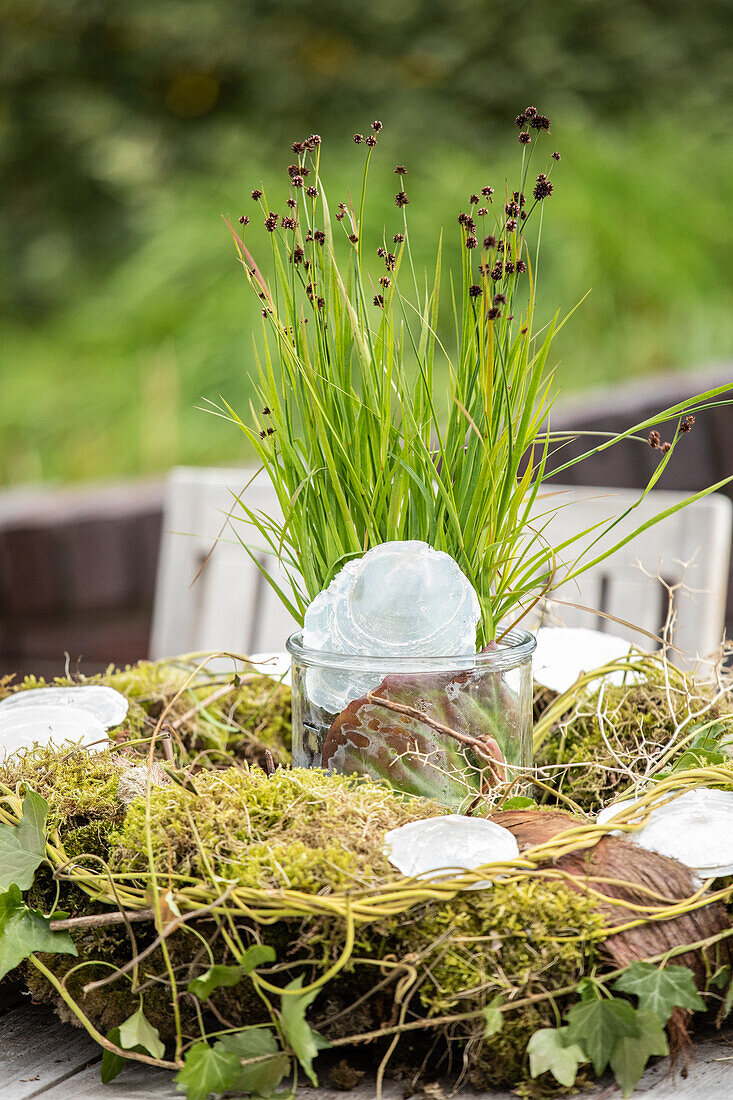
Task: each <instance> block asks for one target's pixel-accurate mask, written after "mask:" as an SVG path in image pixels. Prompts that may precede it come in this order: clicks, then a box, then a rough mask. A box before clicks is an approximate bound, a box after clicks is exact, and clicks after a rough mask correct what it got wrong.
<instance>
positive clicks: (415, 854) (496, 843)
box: [384, 814, 519, 890]
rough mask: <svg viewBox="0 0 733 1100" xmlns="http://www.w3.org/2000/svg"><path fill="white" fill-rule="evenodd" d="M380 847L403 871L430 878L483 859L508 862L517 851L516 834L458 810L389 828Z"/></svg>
mask: <svg viewBox="0 0 733 1100" xmlns="http://www.w3.org/2000/svg"><path fill="white" fill-rule="evenodd" d="M384 850H385V855H386V856H387V859H388V860H389V861H390V863H391V864H392V865H393V866H394V867H396V868H397V870H398V871H401V872H402V874H403V875H406V876H407V877H408V878H423V879H428V880H430V881H433V880H437V879H441V878H453V877H454V876H455V875H456V874H457V873H460V872H461V871H473V870H475V869H476V868H477V867H483V866H484V864H486V863H497V862H504V861H509V862H511V861H512V860H514V859H516V858H517V857H518V855H519V847H518V845H517V841H516V838H515V837H514V835H513V833H510V832H509V830H508V829H505V828H504V826H503V825H498V824H497V823H496V822H495V821H486V820H484V819H483V818H480V817H463V816H462V815H461V814H446V815H445V816H444V817H428V818H425V819H424V820H422V821H410V822H409V823H408V824H407V825H401V826H400V827H399V828H398V829H390V831H389V832H388V833H385V836H384ZM488 886H491V882H489V881H486V882H479V883H476V884H475V885H474V886H470V887H468V889H471V890H476V889H486V888H487V887H488Z"/></svg>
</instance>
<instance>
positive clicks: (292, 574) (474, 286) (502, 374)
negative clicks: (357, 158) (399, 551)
mask: <svg viewBox="0 0 733 1100" xmlns="http://www.w3.org/2000/svg"><path fill="white" fill-rule="evenodd" d="M515 121H516V125H517V129H518V138H519V145H520V149H521V159H520V163H519V167H518V172H517V177H516V180H515V181H513V182H512V183H509V182H506V183H504V184H500V183H498V182H497V181H493V184H489V183H486V182H484V181H477V186H476V189H475V192H474V193H472V194H470V195H468V196H467V203H466V208H465V209H464V210H463V211H461V212H460V213H459V214H458V218H457V222H458V232H459V233H460V239H461V245H462V263H461V270H460V271H448V272H445V271H444V269H443V262H442V235H441V234H440V233H438V232H436V246H435V264H434V267H433V269H432V270H431V271H430V272H427V271H421V270H418V269H417V268H416V266H415V263H414V262H413V254H412V249H411V240H410V227H409V217H408V208H409V205H410V195H409V173H408V168H407V166H406V165H403V164H398V165H397V166H396V167H395V168H394V173H395V177H396V194H395V219H394V223H393V224H392V225H390V226H389V227H385V228H384V230H383V233H382V242H381V244H380V245H379V247H378V248H376V250H375V252H373V251H372V249H371V248H370V249H369V250H367V248H366V246H365V243H364V242H365V240H366V239H367V238H368V237H369V236H370V234H371V227H369V226H368V186H367V185H368V181H369V175H370V171H371V170H372V160H373V159H374V157H375V153H376V150H377V147H378V143H379V134H380V132H381V130H382V125H381V123H380V122H378V121H375V122H374V123H373V124H372V126H371V130H370V132H369V133H368V134H367V135H366V136H365V135H362V134H356V135H355V136H354V142H355V144H356V146H357V147H358V153H357V155H359V154H361V155H363V169H362V174H361V184H360V189H359V191H358V192H357V193H356V194H355V195H354V196H353V197H352V196H351V195H349V196H347V197H346V201H342V197H341V196H336V197H335V200H332V199H331V197H330V196H328V195H327V193H326V189H325V185H324V180H323V176H322V173H321V156H322V143H321V139H320V137H319V136H318V135H317V134H312V135H311V136H310V137H308V138H307V139H306V140H305V141H301V142H294V143H293V146H292V154H293V155H292V163H291V164H290V165H289V166H288V168H287V178H288V194H287V198H286V199H285V204H284V206H283V207H282V208H281V207H280V203H279V201H278V202H273V201H271V200H270V199H269V198H268V196H267V195H265V194H264V192H263V190H262V188H260V187H257V188H255V189H254V190H253V191H252V200H253V201H254V203H255V204H256V206H255V209H256V210H257V214H256V216H257V217H260V218H262V220H263V221H264V226H265V229H266V230H267V232H268V234H269V239H270V241H271V245H272V248H271V256H270V257H269V259H268V263H267V265H265V264H262V265H260V263H259V262H258V261H257V260H256V259H255V257H254V256H253V254H252V252H251V251H250V248H249V246H248V244H247V237H248V229H247V227H248V225H249V223H250V220H251V219H250V216H249V215H242V216H241V217H240V219H239V226H237V225H236V223H235V224H234V225H233V224H232V223H231V221H230V222H229V225H230V228H231V232H232V235H233V238H234V242H235V246H236V250H237V255H238V257H239V260H240V261H241V265H242V269H243V271H244V274H245V277H246V280H247V282H248V284H249V286H250V288H251V290H252V291H253V292H254V293H255V294H256V295H257V296H258V298H259V301H260V303H261V314H262V334H261V339H260V340H259V341H257V342H256V347H255V359H256V368H257V371H256V373H257V378H256V391H257V398H258V402H259V404H258V405H255V404H254V403H253V404H252V407H251V413H250V415H249V416H247V417H242V416H240V415H239V414H238V413H237V412H236V411H235V410H234V408H233V407H232V406H231V405H230V404H228V403H227V402H226V401H224V402H222V405H221V406H215V409H216V411H217V412H218V413H219V414H220V415H223V416H225V417H228V418H231V419H232V420H233V421H234V422H235V423H236V424H237V425H238V426H239V427H240V428H241V429H242V431H243V432H244V433H245V435H246V436H247V438H248V439H249V440H250V441H251V443H252V445H253V446H254V448H255V450H256V452H257V455H258V457H259V460H260V462H261V464H262V467H263V468H264V470H265V471H266V473H267V475H268V476H269V478H270V479H271V481H272V483H273V485H274V487H275V490H276V492H277V496H278V499H279V503H280V505H281V507H282V512H283V520H282V521H279V520H277V519H273V518H272V517H270V516H267V515H265V514H264V513H262V512H260V511H256V510H254V509H253V508H251V507H250V506H249V504H248V501H247V494H246V491H245V492H244V493H243V494H242V495H241V496H240V497H239V498H238V501H239V505H241V518H244V519H245V520H246V521H247V522H248V523H249V524H251V525H252V526H253V527H254V528H255V529H256V532H257V537H258V538H259V539H260V540H261V541H263V542H264V545H265V549H266V550H267V551H268V552H269V553H270V554H273V555H275V556H276V557H277V558H278V559H279V561H280V563H281V565H282V567H283V569H284V571H285V574H286V575H287V577H288V579H289V581H290V586H289V588H283V587H280V586H279V585H278V584H277V583H276V582H275V581H274V580H273V579H272V578H271V577H270V576H269V575H268V574H266V576H267V580H268V582H269V583H270V584H271V585H273V587H275V588H276V589H277V591H278V594H279V595H280V597H281V598H282V600H283V601H284V603H285V604H286V606H287V607H288V609H289V611H290V612H291V613H292V614H293V615H294V617H295V618H296V620H298V621H300V622H302V620H303V615H304V612H305V609H306V607H307V606H308V604H309V603H310V602H311V600H312V599H313V598H314V597H315V596H316V595H317V593H318V592H320V591H321V590H322V589H323V588H324V587H326V586H327V585H328V583H329V582H330V580H331V579H332V578H333V576H334V575H335V574H336V572H338V570H339V569H340V568H341V567H342V566H343V565H344V564H345V563H346V562H348V561H349V560H350V559H352V558H355V557H359V556H361V555H362V554H363V553H365V551H367V550H368V549H370V548H371V547H374V546H376V545H378V544H380V543H383V542H387V541H392V540H406V539H419V540H423V541H425V542H427V543H429V544H430V545H432V546H433V547H435V548H436V549H438V550H444V551H446V552H447V553H449V554H450V555H451V556H452V557H453V558H454V559H455V560H456V561H457V562H458V564H459V566H460V567H461V569H462V570H463V572H464V573H465V574H466V576H467V577H468V578H469V580H470V581H471V583H472V584H473V586H474V588H475V589H476V591H477V593H478V596H479V600H480V604H481V612H482V620H481V624H480V627H479V631H478V638H477V642H478V646H479V648H480V647H482V646H484V645H486V644H487V643H488V642H490V641H492V640H495V639H500V638H501V637H502V635H503V634H504V633H505V631H506V629H508V628H509V627H511V626H512V625H514V624H515V623H517V622H518V621H520V620H521V619H522V618H523V617H524V616H525V615H526V614H527V613H528V612H529V611H530V610H531V609H532V608H533V607H534V606H535V604H536V603H537V602H538V601H539V600H540V599H541V598H542V597H543V596H544V595H546V594H548V593H549V592H550V591H551V590H552V589H553V588H554V587H556V586H557V585H558V584H560V583H562V582H566V581H569V580H572V579H574V578H576V577H578V576H580V575H582V573H583V572H584V571H585V570H587V569H589V568H591V567H592V566H593V565H595V564H597V563H598V562H599V561H602V560H604V559H605V558H606V557H608V556H609V555H610V554H612V553H613V552H614V551H615V550H616V549H618V548H619V547H620V546H623V545H624V544H625V543H627V542H629V541H630V540H631V539H632V538H634V537H635V536H636V535H637V534H639V533H640V532H641V531H642V530H644V529H645V528H647V527H649V526H651V525H652V524H653V523H656V522H659V521H660V520H662V519H664V518H665V516H667V515H669V514H670V513H671V512H672V511H675V510H677V509H678V508H679V507H682V506H683V505H676V506H674V507H673V508H670V509H667V510H664V511H660V513H659V514H658V515H657V516H656V517H655V518H654V519H653V520H652V521H647V522H646V523H644V524H639V525H638V526H636V527H634V528H633V529H632V530H631V531H628V530H625V533H624V534H623V536H621V535H619V536H618V537H615V536H614V529H615V528H616V526H617V525H618V524H619V522H620V521H621V520H622V519H624V518H625V516H626V515H627V514H628V511H630V510H627V511H626V512H624V513H623V514H618V513H615V514H614V513H613V510H612V506H611V510H610V514H609V516H608V518H607V520H605V521H604V522H603V523H601V524H598V525H596V526H595V527H594V528H590V529H588V528H586V529H582V528H580V527H579V529H578V531H577V534H575V535H573V536H572V537H570V538H567V539H565V540H564V541H563V542H562V543H561V544H559V545H553V544H552V543H551V542H550V541H549V540H548V538H547V537H546V534H545V531H546V528H547V525H548V523H549V521H550V519H551V517H552V515H553V514H554V512H555V510H556V509H555V507H554V506H550V505H549V504H547V503H543V496H542V492H541V491H542V488H543V485H544V484H545V482H546V481H547V480H548V479H549V477H550V476H551V475H557V474H561V473H563V472H564V471H566V470H568V469H569V468H570V467H571V466H575V465H577V464H578V463H579V462H582V461H584V460H586V459H587V458H589V457H590V456H591V455H595V454H597V453H599V452H604V451H606V450H608V449H609V448H611V447H614V446H616V445H618V444H619V443H621V442H622V441H624V440H632V441H635V442H636V443H638V444H639V445H640V446H645V447H646V446H650V447H652V448H653V449H654V450H655V451H656V452H657V453H658V455H659V463H658V465H657V467H656V469H655V471H654V473H653V474H652V476H651V477H650V479H649V481H648V482H647V484H646V486H645V488H644V489H643V490H642V491H641V492H640V494H639V501H641V500H642V499H643V498H644V497H645V496H646V494H647V493H648V492H649V491H650V490H651V489H653V488H654V486H655V485H656V484H657V482H658V480H659V478H660V477H661V475H662V473H663V472H664V470H665V468H666V466H667V465H668V463H669V462H670V461H671V460H672V458H673V455H674V453H675V451H676V448H677V446H678V445H679V443H680V441H681V439H682V437H683V436H684V435H685V434H686V433H687V432H688V431H689V430H690V429H691V428H692V426H693V424H694V419H695V414H696V413H698V412H700V411H702V410H704V409H707V408H710V407H712V406H714V405H716V404H719V403H728V401H729V398H728V397H726V396H725V395H726V394H727V393H729V392H730V390H731V388H733V387H730V386H721V387H718V388H717V389H713V390H708V391H706V392H704V393H702V394H700V395H699V396H698V397H695V398H692V399H690V400H686V401H683V402H680V403H678V404H676V405H674V406H671V407H669V408H666V409H663V410H661V411H660V412H659V413H658V414H656V415H655V416H654V417H653V418H650V419H647V420H644V421H642V422H640V423H637V424H634V425H631V426H630V427H629V428H628V430H626V431H624V432H622V433H619V434H617V435H611V436H608V437H602V438H595V439H592V440H589V442H588V449H587V450H584V451H583V453H582V454H580V455H579V456H577V457H573V458H566V457H565V456H564V450H563V444H564V443H565V442H566V441H567V439H568V436H567V434H565V435H562V434H559V433H554V432H553V431H552V428H551V412H552V406H553V403H554V401H555V399H556V397H557V393H558V389H557V386H556V384H555V378H554V364H553V359H552V344H553V340H554V338H555V336H556V335H557V333H558V332H559V331H560V329H561V328H562V327H563V325H564V324H565V323H566V322H567V320H568V319H569V317H570V316H571V314H572V312H573V310H571V311H570V313H568V314H567V315H564V316H563V315H560V313H556V314H555V315H554V316H552V317H549V318H544V317H540V318H538V317H537V316H536V310H535V300H536V291H537V282H538V278H539V277H540V270H541V269H540V257H539V254H540V241H541V235H542V221H543V217H544V208H545V205H546V203H547V202H548V201H550V200H551V198H552V195H553V192H554V189H555V183H556V174H557V172H558V170H559V162H560V159H561V157H560V153H559V152H557V151H553V149H552V144H551V142H550V132H551V126H550V120H549V119H548V118H547V117H546V116H544V115H542V114H541V113H539V112H538V111H537V110H536V108H534V107H528V108H526V109H525V110H524V111H523V112H522V113H521V114H519V115H518V116H517V118H516V120H515ZM273 206H277V207H278V208H279V209H278V210H274V209H271V207H273ZM445 284H447V285H445ZM446 308H448V309H449V310H450V312H451V313H452V318H453V328H454V340H453V342H452V343H451V344H450V345H449V344H448V343H447V342H446V341H445V340H443V339H441V338H440V337H439V335H438V332H439V331H442V327H441V326H439V323H438V322H439V314H440V312H441V311H442V310H444V309H446ZM576 308H577V307H576ZM446 376H447V378H448V380H449V381H448V393H447V394H445V393H444V392H443V389H444V387H443V385H442V383H438V382H437V381H436V379H438V378H440V379H444V378H445V377H446ZM446 406H447V411H446V412H445V413H444V414H443V412H442V410H444V409H446ZM665 426H666V429H667V430H666V433H665V434H667V435H668V437H669V438H668V439H667V440H666V441H663V440H662V437H661V435H660V432H659V429H660V428H664V427H665ZM727 480H730V479H725V480H723V481H720V482H718V483H717V484H716V485H712V486H710V487H709V488H708V489H705V490H703V491H702V492H700V493H697V494H694V495H692V496H690V497H689V498H688V501H687V503H689V502H691V501H693V500H696V499H699V498H700V497H702V496H704V495H706V493H709V492H712V491H714V490H715V489H718V488H720V487H721V485H723V484H725V483H726V481H727ZM631 510H632V509H631ZM236 511H237V512H238V509H237V510H236ZM239 537H241V536H239ZM241 541H242V542H243V544H245V545H246V547H247V549H248V550H249V552H250V553H251V554H253V548H252V545H251V543H250V540H249V537H247V538H245V537H241ZM253 556H254V555H253ZM499 624H501V626H500V625H499Z"/></svg>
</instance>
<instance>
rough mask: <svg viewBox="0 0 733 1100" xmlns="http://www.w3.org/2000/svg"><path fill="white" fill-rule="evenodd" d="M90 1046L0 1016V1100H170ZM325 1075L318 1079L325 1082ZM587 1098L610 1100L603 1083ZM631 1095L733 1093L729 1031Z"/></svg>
mask: <svg viewBox="0 0 733 1100" xmlns="http://www.w3.org/2000/svg"><path fill="white" fill-rule="evenodd" d="M99 1061H100V1054H99V1049H98V1047H97V1046H96V1045H95V1044H94V1043H93V1042H92V1041H91V1040H90V1039H89V1038H88V1036H87V1035H86V1034H85V1032H83V1031H81V1030H80V1029H78V1028H74V1027H71V1026H70V1025H68V1024H62V1023H61V1022H60V1021H59V1020H57V1019H56V1017H55V1016H54V1015H53V1014H52V1013H51V1012H50V1011H49V1010H48V1009H47V1008H34V1007H33V1006H32V1005H25V1006H24V1007H23V1008H20V1009H15V1010H13V1011H12V1012H9V1013H7V1014H6V1015H5V1016H4V1017H2V1018H1V1019H0V1082H2V1092H1V1093H0V1094H1V1095H2V1098H3V1100H36V1098H38V1097H42V1098H43V1100H174V1098H175V1097H177V1096H178V1097H180V1093H176V1090H175V1086H174V1084H173V1078H172V1076H171V1075H170V1074H169V1073H167V1072H166V1071H164V1070H154V1069H151V1068H150V1067H148V1066H142V1065H134V1064H130V1065H129V1066H127V1067H125V1069H124V1071H123V1072H122V1074H121V1075H120V1076H119V1077H118V1078H117V1080H116V1081H115V1082H114V1083H113V1084H111V1085H103V1084H102V1082H101V1081H100V1078H99V1064H98V1063H99ZM327 1078H328V1075H327V1074H324V1081H325V1082H327ZM345 1095H348V1097H349V1098H350V1100H374V1097H375V1084H374V1079H373V1078H369V1079H368V1080H365V1081H364V1082H362V1084H361V1085H360V1086H359V1087H358V1088H356V1089H354V1090H352V1091H351V1092H349V1093H348V1094H345V1093H344V1092H342V1091H339V1090H336V1089H333V1088H330V1087H328V1085H327V1084H324V1087H323V1088H320V1089H318V1090H313V1089H311V1088H304V1089H303V1090H302V1097H303V1100H308V1097H314V1100H341V1098H342V1097H344V1096H345ZM404 1095H405V1091H404V1083H399V1082H387V1083H386V1084H385V1086H384V1093H383V1097H384V1100H402V1098H403V1097H404ZM583 1095H584V1096H585V1097H587V1098H588V1100H616V1098H617V1097H618V1096H619V1095H620V1094H619V1091H618V1089H617V1088H616V1087H615V1085H614V1084H613V1083H612V1081H611V1080H610V1078H607V1079H605V1080H604V1081H603V1082H602V1083H601V1084H600V1085H598V1086H597V1087H596V1088H595V1089H593V1090H592V1091H590V1092H586V1093H584V1094H583ZM637 1095H639V1096H640V1097H652V1098H653V1100H712V1098H713V1097H715V1098H716V1100H718V1098H720V1100H724V1098H727V1097H729V1096H733V1028H729V1029H728V1030H727V1031H726V1032H723V1033H720V1034H719V1035H714V1036H713V1037H712V1038H707V1039H704V1040H702V1041H701V1042H700V1043H699V1044H698V1045H697V1046H696V1048H695V1052H694V1058H693V1059H692V1060H691V1062H690V1064H689V1066H688V1067H687V1070H686V1071H684V1070H683V1071H682V1072H679V1071H678V1072H677V1074H676V1075H674V1076H673V1075H671V1074H670V1073H669V1061H668V1060H667V1059H664V1060H663V1061H661V1062H659V1063H657V1064H656V1065H655V1066H653V1067H652V1068H651V1069H648V1070H647V1071H646V1073H645V1074H644V1076H643V1077H642V1080H641V1081H640V1083H639V1086H638V1090H637ZM461 1096H462V1097H463V1098H464V1100H513V1097H512V1095H511V1094H510V1093H509V1092H505V1091H502V1092H492V1093H481V1094H477V1093H475V1092H473V1091H469V1092H462V1093H461Z"/></svg>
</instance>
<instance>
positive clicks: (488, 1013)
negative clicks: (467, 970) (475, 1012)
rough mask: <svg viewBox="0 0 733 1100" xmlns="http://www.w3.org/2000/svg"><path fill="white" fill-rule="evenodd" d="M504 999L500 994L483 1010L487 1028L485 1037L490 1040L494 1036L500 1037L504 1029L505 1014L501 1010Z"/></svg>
mask: <svg viewBox="0 0 733 1100" xmlns="http://www.w3.org/2000/svg"><path fill="white" fill-rule="evenodd" d="M503 1000H504V998H503V997H502V995H501V994H500V993H498V994H497V995H496V997H494V998H492V1000H491V1001H490V1002H489V1003H488V1004H487V1006H486V1008H484V1009H482V1010H481V1013H482V1015H483V1018H484V1020H485V1021H486V1026H485V1028H484V1037H485V1038H486V1039H490V1038H491V1036H492V1035H498V1034H499V1032H500V1031H501V1029H502V1028H503V1027H504V1013H503V1012H501V1011H500V1010H499V1006H500V1005H501V1003H502V1001H503Z"/></svg>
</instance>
